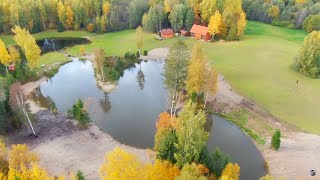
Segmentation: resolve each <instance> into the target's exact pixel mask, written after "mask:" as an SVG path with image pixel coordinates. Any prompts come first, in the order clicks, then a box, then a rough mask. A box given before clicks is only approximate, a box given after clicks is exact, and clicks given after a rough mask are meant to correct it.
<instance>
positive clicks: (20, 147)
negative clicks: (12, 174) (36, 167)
mask: <svg viewBox="0 0 320 180" xmlns="http://www.w3.org/2000/svg"><path fill="white" fill-rule="evenodd" d="M38 161H39V158H38V156H37V155H36V154H35V153H33V152H31V151H29V148H28V146H27V145H26V144H17V145H12V148H11V151H10V153H9V167H10V168H12V169H15V170H22V169H23V167H28V166H29V165H31V164H32V163H37V162H38Z"/></svg>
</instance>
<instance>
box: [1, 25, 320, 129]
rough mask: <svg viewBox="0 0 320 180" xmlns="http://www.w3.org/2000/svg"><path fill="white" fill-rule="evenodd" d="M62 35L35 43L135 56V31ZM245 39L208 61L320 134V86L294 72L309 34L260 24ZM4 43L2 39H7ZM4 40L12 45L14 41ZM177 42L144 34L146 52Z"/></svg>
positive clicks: (210, 49)
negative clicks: (74, 40)
mask: <svg viewBox="0 0 320 180" xmlns="http://www.w3.org/2000/svg"><path fill="white" fill-rule="evenodd" d="M60 34H61V33H55V32H52V31H49V32H44V33H39V34H36V35H35V36H36V37H37V39H41V38H43V37H54V36H55V37H56V36H59V37H61V36H78V37H83V36H92V37H91V39H92V43H91V44H88V45H85V49H86V51H88V52H93V50H94V49H95V48H102V49H104V50H105V52H106V54H107V55H121V56H122V55H124V53H125V52H127V51H130V52H136V51H137V49H136V45H135V31H134V30H126V31H121V32H115V33H107V34H102V35H95V34H94V35H93V34H89V33H85V32H79V33H78V34H75V32H71V33H70V32H64V33H62V34H61V35H60ZM245 34H246V35H245V36H244V37H243V39H242V40H241V41H239V42H214V43H203V44H204V47H205V49H206V53H207V56H208V59H209V60H210V61H211V62H212V64H214V65H215V66H216V67H217V69H218V71H219V72H220V73H222V74H223V75H224V76H225V78H226V79H227V80H228V81H229V82H230V83H231V84H232V86H233V88H234V90H235V91H237V92H239V93H240V94H242V95H244V96H246V97H248V98H250V99H252V100H254V101H255V102H256V103H257V104H259V105H260V106H262V107H264V108H265V109H266V110H267V111H269V112H270V113H272V114H273V115H275V116H276V117H278V118H279V119H280V120H282V121H284V122H287V123H289V124H291V125H293V126H296V127H298V128H300V129H302V130H305V131H308V132H312V133H317V134H320V120H319V119H318V117H320V111H318V107H320V93H319V92H320V80H319V79H311V78H308V77H305V76H304V75H302V74H299V73H297V72H295V71H294V70H292V69H291V68H290V66H291V65H292V63H293V61H294V58H295V56H296V55H297V53H298V51H299V47H300V46H301V44H302V42H303V39H304V38H305V36H306V35H307V34H306V33H305V32H303V31H297V30H288V29H283V28H278V27H274V26H271V25H267V24H262V23H258V22H249V23H248V26H247V29H246V33H245ZM0 38H1V39H3V36H0ZM5 38H6V39H5V41H6V42H9V44H10V42H11V41H12V40H10V37H5ZM181 39H184V41H185V42H186V43H187V44H188V46H189V47H190V48H191V47H192V45H193V44H194V43H195V42H196V41H195V40H194V39H191V38H181ZM176 40H177V38H173V39H169V40H163V41H156V40H153V34H148V33H146V34H145V42H144V47H145V49H147V50H150V49H153V48H156V47H170V46H172V44H173V43H174V42H175V41H176ZM68 52H69V53H71V54H72V55H78V54H79V46H74V47H71V48H69V49H68ZM297 80H299V83H298V84H297V83H296V81H297Z"/></svg>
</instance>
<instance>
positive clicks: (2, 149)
mask: <svg viewBox="0 0 320 180" xmlns="http://www.w3.org/2000/svg"><path fill="white" fill-rule="evenodd" d="M7 153H8V150H7V147H6V144H5V143H4V141H3V139H1V138H0V159H4V158H6V157H7Z"/></svg>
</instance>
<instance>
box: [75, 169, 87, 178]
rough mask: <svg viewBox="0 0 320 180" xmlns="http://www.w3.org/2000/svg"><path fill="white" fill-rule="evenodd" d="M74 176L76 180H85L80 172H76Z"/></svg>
mask: <svg viewBox="0 0 320 180" xmlns="http://www.w3.org/2000/svg"><path fill="white" fill-rule="evenodd" d="M76 176H77V179H76V180H86V178H85V177H84V175H83V172H82V171H78V172H77V175H76Z"/></svg>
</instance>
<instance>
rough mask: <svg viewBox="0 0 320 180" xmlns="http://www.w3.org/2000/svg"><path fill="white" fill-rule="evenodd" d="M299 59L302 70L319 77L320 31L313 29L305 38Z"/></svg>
mask: <svg viewBox="0 0 320 180" xmlns="http://www.w3.org/2000/svg"><path fill="white" fill-rule="evenodd" d="M297 61H298V67H297V68H298V70H299V71H300V72H302V73H303V74H305V75H307V76H310V77H314V78H316V77H319V75H320V63H319V62H320V31H313V32H312V33H310V34H309V35H308V36H307V37H306V38H305V39H304V42H303V45H302V47H301V48H300V52H299V56H298V58H297Z"/></svg>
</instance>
